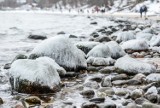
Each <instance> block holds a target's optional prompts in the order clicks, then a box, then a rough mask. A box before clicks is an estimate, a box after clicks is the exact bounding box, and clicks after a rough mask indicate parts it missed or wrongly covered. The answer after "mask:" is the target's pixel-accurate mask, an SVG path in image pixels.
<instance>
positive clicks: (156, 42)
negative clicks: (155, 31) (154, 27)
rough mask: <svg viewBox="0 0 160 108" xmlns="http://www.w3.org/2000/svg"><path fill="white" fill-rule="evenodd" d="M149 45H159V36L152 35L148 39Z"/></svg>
mask: <svg viewBox="0 0 160 108" xmlns="http://www.w3.org/2000/svg"><path fill="white" fill-rule="evenodd" d="M150 46H152V47H153V46H160V36H153V37H152V39H151V40H150Z"/></svg>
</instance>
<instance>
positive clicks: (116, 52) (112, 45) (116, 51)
mask: <svg viewBox="0 0 160 108" xmlns="http://www.w3.org/2000/svg"><path fill="white" fill-rule="evenodd" d="M106 45H107V46H108V47H109V49H110V51H111V57H112V58H114V59H118V58H120V57H122V56H124V55H125V54H126V53H125V51H124V50H123V49H122V48H121V46H119V45H118V43H117V42H115V41H110V42H107V43H106Z"/></svg>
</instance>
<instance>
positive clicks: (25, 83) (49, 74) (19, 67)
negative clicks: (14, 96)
mask: <svg viewBox="0 0 160 108" xmlns="http://www.w3.org/2000/svg"><path fill="white" fill-rule="evenodd" d="M57 68H58V69H60V67H59V66H58V64H56V63H55V61H54V60H52V59H51V58H49V57H40V58H37V59H36V60H30V59H19V60H16V61H14V62H13V63H12V65H11V69H10V72H9V74H10V82H11V86H12V89H13V90H15V91H17V92H21V93H52V92H56V91H58V90H59V89H60V82H61V80H60V77H59V74H58V72H57Z"/></svg>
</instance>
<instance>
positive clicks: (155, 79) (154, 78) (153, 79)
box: [146, 73, 160, 82]
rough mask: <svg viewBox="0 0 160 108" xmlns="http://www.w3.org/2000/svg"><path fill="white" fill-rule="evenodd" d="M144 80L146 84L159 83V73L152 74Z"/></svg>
mask: <svg viewBox="0 0 160 108" xmlns="http://www.w3.org/2000/svg"><path fill="white" fill-rule="evenodd" d="M146 80H147V81H148V82H160V74H159V73H153V74H150V75H148V76H147V77H146Z"/></svg>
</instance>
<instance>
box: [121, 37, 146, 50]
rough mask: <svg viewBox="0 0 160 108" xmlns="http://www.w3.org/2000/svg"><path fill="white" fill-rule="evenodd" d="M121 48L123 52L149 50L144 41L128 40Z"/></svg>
mask: <svg viewBox="0 0 160 108" xmlns="http://www.w3.org/2000/svg"><path fill="white" fill-rule="evenodd" d="M121 47H122V48H123V49H124V50H132V51H145V50H148V49H149V46H148V44H147V42H146V41H145V40H138V39H135V40H129V41H127V42H124V43H123V44H122V45H121Z"/></svg>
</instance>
